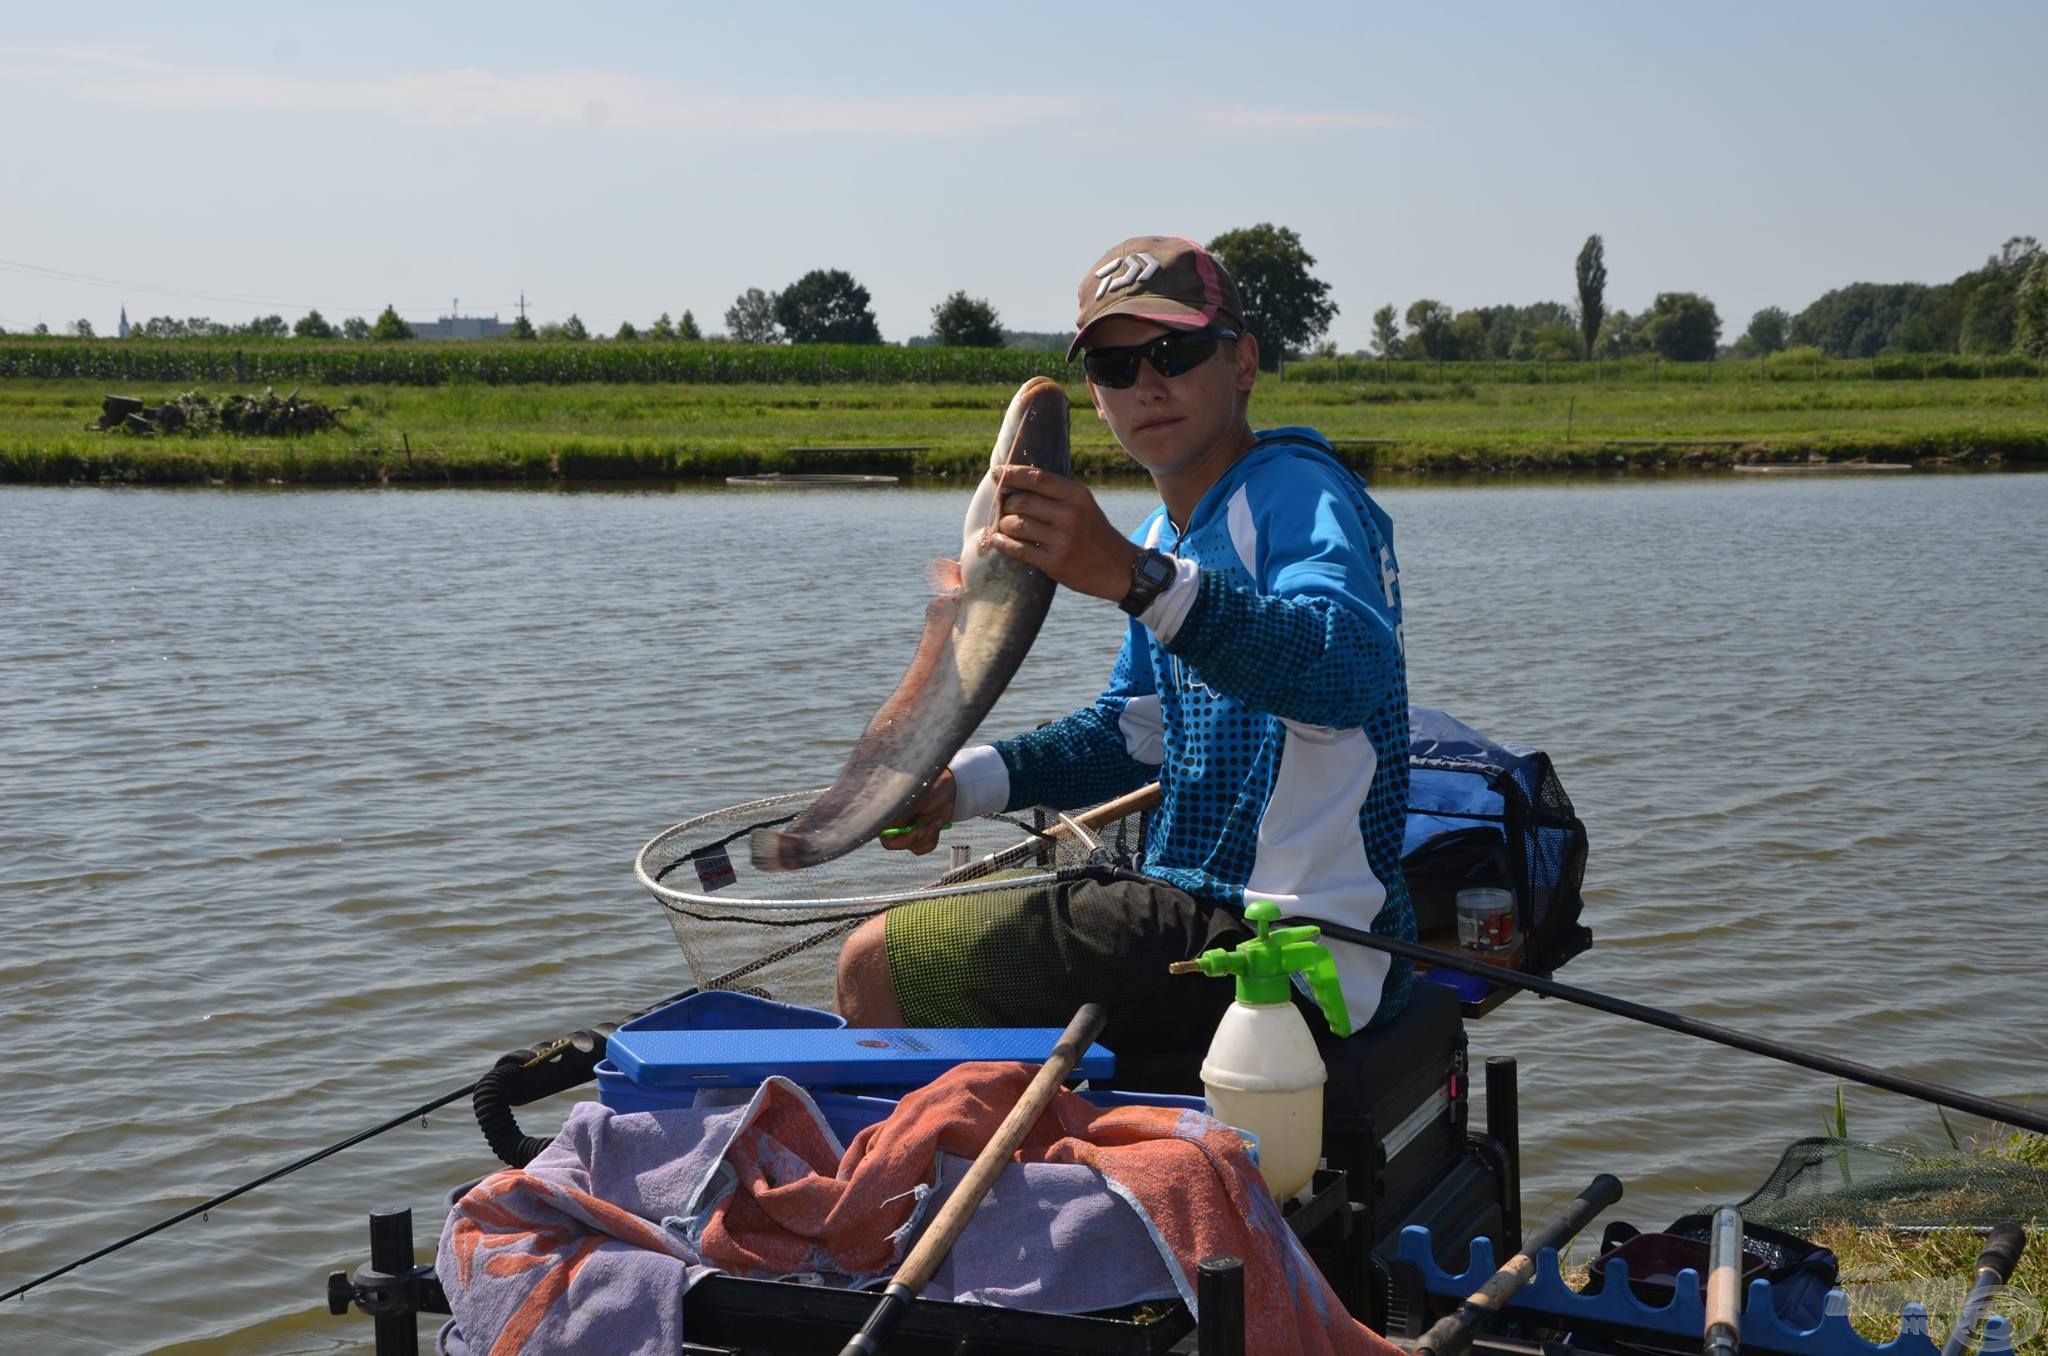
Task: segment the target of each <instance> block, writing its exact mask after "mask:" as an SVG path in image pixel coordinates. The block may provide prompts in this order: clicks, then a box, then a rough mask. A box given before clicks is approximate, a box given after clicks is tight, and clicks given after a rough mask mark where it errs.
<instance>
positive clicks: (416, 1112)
mask: <svg viewBox="0 0 2048 1356" xmlns="http://www.w3.org/2000/svg"><path fill="white" fill-rule="evenodd" d="M747 968H749V967H746V966H742V967H741V969H740V971H735V972H734V974H733V975H730V976H726V975H721V976H720V977H719V978H718V979H716V980H713V981H712V986H713V987H716V986H719V985H721V984H724V983H726V982H728V981H729V980H730V979H732V978H735V977H737V976H738V975H739V974H740V973H741V972H743V971H745V970H746V969H747ZM695 992H697V990H696V989H686V990H684V991H683V992H682V993H679V994H676V995H674V996H672V997H669V998H664V999H663V1000H661V1002H659V1003H656V1004H655V1005H654V1007H656V1008H658V1007H664V1006H666V1005H668V1004H670V1003H674V1002H677V1001H679V1000H681V999H683V998H687V997H689V996H690V995H691V994H693V993H695ZM653 1010H654V1008H648V1009H645V1010H644V1011H647V1012H651V1011H653ZM634 1015H635V1016H639V1015H641V1014H639V1013H636V1014H634ZM627 1020H631V1019H630V1018H629V1019H627ZM586 1034H587V1033H585V1032H576V1033H574V1034H573V1035H569V1036H563V1037H559V1038H557V1039H555V1040H552V1041H549V1042H547V1043H546V1044H544V1045H541V1046H538V1047H536V1048H534V1049H533V1050H532V1051H531V1052H530V1053H531V1058H529V1059H527V1060H525V1061H523V1064H522V1067H524V1068H529V1069H532V1068H538V1067H540V1066H541V1065H543V1064H546V1063H547V1062H548V1061H549V1060H552V1059H555V1058H558V1057H559V1056H561V1055H563V1054H565V1053H567V1052H568V1051H570V1050H572V1049H574V1048H576V1046H577V1044H578V1039H579V1038H580V1037H584V1036H586ZM522 1053H527V1052H522ZM481 1082H483V1079H481V1078H476V1079H471V1080H470V1081H469V1082H467V1083H464V1084H463V1085H462V1086H461V1087H459V1088H453V1089H450V1090H449V1091H447V1092H444V1093H442V1094H441V1095H440V1096H439V1097H436V1098H434V1099H433V1100H432V1101H428V1102H422V1103H420V1104H419V1105H418V1106H416V1107H414V1108H413V1109H412V1110H410V1111H406V1112H401V1113H400V1114H398V1115H396V1116H393V1117H392V1118H391V1119H389V1120H387V1121H381V1122H379V1123H378V1124H376V1125H373V1126H371V1127H370V1128H369V1129H367V1130H359V1131H357V1132H356V1133H355V1134H353V1135H350V1136H348V1137H347V1138H346V1139H340V1140H336V1141H335V1142H334V1143H332V1144H330V1145H328V1146H327V1147H326V1148H324V1149H318V1150H315V1151H314V1152H312V1153H310V1154H307V1155H306V1156H305V1157H303V1158H296V1159H293V1160H292V1161H291V1162H289V1163H287V1164H285V1165H284V1166H283V1167H279V1168H273V1169H271V1170H270V1171H269V1172H266V1173H264V1174H263V1175H262V1176H261V1177H253V1178H251V1179H250V1180H248V1181H246V1182H244V1183H242V1184H241V1185H240V1186H238V1187H233V1188H231V1189H229V1190H227V1191H223V1192H221V1193H220V1194H219V1195H218V1196H210V1197H208V1198H207V1199H206V1200H203V1201H201V1202H200V1203H199V1204H197V1205H195V1206H191V1207H190V1208H188V1209H185V1210H180V1211H179V1212H178V1213H177V1214H175V1215H170V1216H168V1217H166V1218H164V1219H160V1220H158V1221H157V1222H156V1223H155V1224H152V1225H150V1226H149V1227H148V1228H145V1229H138V1230H136V1231H135V1232H134V1233H132V1234H129V1235H128V1236H127V1237H126V1238H123V1239H120V1240H118V1241H117V1242H113V1243H109V1244H108V1245H107V1246H106V1247H104V1248H101V1249H99V1250H98V1251H96V1252H89V1253H87V1254H86V1255H85V1256H83V1257H80V1258H76V1259H74V1260H73V1261H69V1262H66V1263H65V1264H64V1265H63V1266H61V1267H58V1268H57V1269H56V1270H54V1271H47V1272H44V1273H43V1274H42V1275H40V1276H38V1277H36V1278H35V1279H34V1280H32V1281H27V1282H24V1283H23V1284H21V1285H17V1286H15V1287H14V1288H13V1289H12V1290H9V1291H7V1292H6V1293H4V1294H0V1303H4V1302H5V1301H7V1300H11V1299H13V1298H15V1297H16V1296H17V1295H26V1294H28V1292H29V1291H31V1290H33V1289H35V1288H36V1287H37V1286H39V1285H42V1284H44V1283H45V1282H47V1281H54V1280H56V1279H57V1278H58V1277H59V1276H63V1275H66V1274H67V1273H69V1272H73V1271H76V1270H78V1268H80V1267H82V1266H84V1265H86V1264H87V1263H88V1262H97V1261H98V1260H99V1259H100V1258H102V1257H105V1256H108V1255H109V1254H111V1253H117V1252H119V1251H121V1249H123V1248H125V1247H128V1246H129V1245H130V1244H133V1243H140V1242H141V1241H142V1240H143V1239H145V1238H149V1237H151V1236H152V1235H155V1234H160V1233H162V1232H163V1231H164V1230H166V1229H168V1228H170V1227H171V1226H172V1225H174V1224H182V1223H184V1222H185V1221H186V1220H188V1219H191V1218H192V1217H193V1216H194V1215H203V1214H206V1213H207V1212H208V1211H211V1210H212V1209H214V1208H215V1207H216V1206H221V1205H226V1204H227V1203H228V1202H229V1201H232V1200H234V1199H235V1198H236V1197H237V1196H244V1195H247V1194H248V1193H249V1192H251V1191H254V1190H255V1189H256V1188H257V1187H260V1186H267V1185H269V1184H270V1183H272V1182H275V1181H276V1180H278V1178H280V1177H288V1176H290V1175H291V1174H292V1173H295V1172H297V1171H298V1170H299V1169H300V1168H306V1167H311V1166H312V1165H313V1164H315V1163H318V1162H320V1161H321V1160H322V1159H325V1158H332V1157H334V1155H336V1154H338V1153H340V1152H341V1151H342V1150H344V1149H351V1148H354V1147H355V1146H356V1145H358V1144H361V1143H362V1142H363V1141H365V1140H370V1139H375V1138H376V1137H377V1136H379V1135H381V1134H383V1133H384V1132H385V1131H387V1130H395V1129H397V1128H398V1127H399V1126H401V1125H404V1124H406V1123H407V1122H409V1121H417V1120H424V1119H425V1118H426V1116H427V1113H429V1112H432V1111H439V1110H440V1109H441V1108H442V1107H444V1106H447V1105H448V1104H449V1103H450V1102H456V1101H460V1100H461V1099H462V1098H464V1097H468V1096H471V1095H472V1094H474V1093H475V1092H476V1090H477V1085H478V1084H479V1083H481ZM571 1086H574V1085H573V1084H572V1085H571Z"/></svg>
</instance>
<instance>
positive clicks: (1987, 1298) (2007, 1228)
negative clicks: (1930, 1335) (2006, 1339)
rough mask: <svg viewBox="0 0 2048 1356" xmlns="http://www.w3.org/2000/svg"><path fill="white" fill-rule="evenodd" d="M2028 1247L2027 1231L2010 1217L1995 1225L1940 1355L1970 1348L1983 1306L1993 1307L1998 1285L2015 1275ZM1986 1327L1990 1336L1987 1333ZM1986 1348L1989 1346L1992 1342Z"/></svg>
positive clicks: (1960, 1354) (1957, 1354)
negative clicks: (1992, 1303)
mask: <svg viewBox="0 0 2048 1356" xmlns="http://www.w3.org/2000/svg"><path fill="white" fill-rule="evenodd" d="M2026 1250H2027V1232H2026V1230H2024V1229H2022V1228H2020V1226H2019V1225H2017V1224H2015V1223H2013V1222H2011V1221H2007V1222H2006V1223H2004V1224H2001V1225H1998V1226H1997V1227H1996V1228H1994V1229H1992V1231H1991V1236H1990V1238H1988V1239H1986V1240H1985V1243H1984V1251H1983V1252H1981V1253H1979V1254H1977V1276H1976V1280H1975V1282H1974V1283H1973V1284H1972V1285H1971V1286H1970V1296H1969V1298H1968V1299H1966V1300H1964V1301H1963V1310H1962V1312H1961V1313H1959V1314H1957V1315H1956V1326H1955V1327H1954V1328H1953V1329H1952V1330H1951V1331H1950V1332H1949V1335H1948V1341H1947V1342H1945V1343H1943V1344H1942V1348H1941V1356H1963V1353H1965V1352H1967V1351H1968V1350H1969V1349H1970V1343H1971V1342H1972V1341H1974V1340H1975V1338H1976V1336H1977V1324H1978V1323H1979V1322H1981V1321H1982V1320H1983V1318H1984V1310H1985V1309H1986V1308H1988V1307H1990V1304H1991V1300H1992V1298H1993V1297H1994V1296H1995V1295H1996V1294H1997V1293H1998V1291H1999V1288H2000V1287H2001V1286H2003V1285H2004V1284H2005V1283H2006V1281H2008V1280H2009V1279H2011V1277H2012V1269H2013V1268H2014V1267H2016V1266H2018V1265H2019V1262H2020V1254H2021V1253H2023V1252H2025V1251H2026ZM1988 1335H1989V1334H1988V1330H1987V1336H1988ZM1985 1345H1986V1348H1987V1350H1988V1348H1989V1345H1990V1344H1989V1343H1988V1342H1987V1343H1986V1344H1985Z"/></svg>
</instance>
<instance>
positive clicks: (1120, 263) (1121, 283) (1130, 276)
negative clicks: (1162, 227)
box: [1068, 250, 1159, 301]
mask: <svg viewBox="0 0 2048 1356" xmlns="http://www.w3.org/2000/svg"><path fill="white" fill-rule="evenodd" d="M1118 269H1122V270H1123V272H1121V273H1117V270H1118ZM1158 271H1159V261H1158V260H1157V259H1154V258H1153V257H1152V253H1151V251H1150V250H1139V251H1138V252H1137V253H1136V254H1126V255H1124V256H1123V257H1122V258H1120V259H1112V260H1110V261H1109V262H1108V263H1106V264H1104V265H1103V266H1102V267H1101V268H1098V269H1096V270H1095V276H1096V277H1098V278H1100V279H1102V281H1101V282H1100V283H1098V284H1096V287H1095V299H1096V300H1097V301H1101V300H1102V294H1103V293H1105V292H1111V291H1114V290H1116V289H1117V288H1119V287H1129V286H1130V285H1131V284H1132V283H1141V282H1144V281H1145V280H1146V279H1148V278H1150V277H1151V276H1152V275H1153V274H1154V273H1157V272H1158ZM1113 273H1114V274H1116V276H1115V277H1111V276H1110V275H1111V274H1113ZM1068 276H1069V277H1072V276H1073V275H1072V274H1069V275H1068Z"/></svg>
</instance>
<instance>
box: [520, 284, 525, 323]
mask: <svg viewBox="0 0 2048 1356" xmlns="http://www.w3.org/2000/svg"><path fill="white" fill-rule="evenodd" d="M519 318H520V319H521V320H524V319H526V289H525V288H523V287H522V288H520V289H519Z"/></svg>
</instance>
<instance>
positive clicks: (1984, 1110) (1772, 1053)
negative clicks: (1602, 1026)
mask: <svg viewBox="0 0 2048 1356" xmlns="http://www.w3.org/2000/svg"><path fill="white" fill-rule="evenodd" d="M1290 921H1299V922H1307V923H1314V924H1315V925H1316V926H1317V927H1319V928H1321V929H1322V930H1323V936H1325V937H1329V938H1334V939H1335V940H1337V941H1340V942H1356V943H1357V944H1358V945H1360V946H1364V947H1370V948H1372V949H1373V950H1375V951H1385V952H1387V953H1388V954H1390V955H1395V956H1406V957H1408V959H1410V960H1412V961H1419V962H1421V963H1422V964H1424V965H1428V966H1434V967H1435V968H1437V969H1441V970H1455V971H1457V972H1458V973H1459V974H1461V975H1474V976H1477V977H1478V978H1480V979H1484V980H1489V981H1491V982H1492V983H1495V984H1506V985H1508V986H1509V987H1511V988H1516V989H1527V990H1528V991H1529V992H1530V993H1540V994H1543V995H1544V996H1546V997H1549V998H1562V999H1564V1000H1565V1001H1566V1002H1567V1003H1577V1004H1578V1005H1579V1006H1581V1007H1587V1008H1594V1009H1596V1010H1598V1011H1600V1012H1611V1013H1613V1014H1614V1015H1615V1016H1617V1017H1627V1018H1630V1019H1631V1020H1634V1021H1638V1022H1645V1023H1648V1024H1649V1025H1651V1026H1661V1027H1663V1028H1664V1029H1665V1030H1666V1031H1676V1032H1678V1033H1679V1034H1681V1035H1686V1036H1697V1037H1699V1038H1700V1039H1701V1040H1707V1041H1713V1042H1714V1043H1715V1044H1717V1045H1726V1046H1729V1047H1731V1048H1733V1049H1736V1050H1747V1051H1749V1052H1750V1053H1751V1054H1753V1055H1766V1056H1769V1057H1770V1058H1772V1059H1777V1060H1783V1061H1784V1062H1785V1063H1787V1064H1797V1065H1798V1066H1799V1067H1800V1068H1802V1069H1813V1070H1815V1071H1816V1072H1819V1073H1824V1074H1833V1075H1834V1076H1835V1077H1837V1078H1846V1079H1848V1080H1850V1081H1851V1082H1853V1083H1865V1084H1868V1085H1869V1086H1871V1087H1873V1088H1883V1089H1884V1090H1885V1091H1886V1092H1896V1093H1898V1094H1900V1095H1901V1096H1905V1097H1912V1098H1915V1099H1916V1100H1918V1101H1922V1102H1932V1103H1934V1105H1936V1106H1944V1107H1947V1108H1948V1109H1949V1110H1951V1111H1962V1112H1967V1113H1968V1114H1970V1115H1972V1116H1982V1117H1983V1118H1984V1119H1986V1120H1989V1121H1997V1122H2000V1123H2001V1124H2004V1125H2010V1126H2012V1127H2013V1128H2014V1129H2017V1130H2032V1131H2033V1132H2035V1133H2036V1134H2042V1135H2048V1115H2043V1114H2042V1113H2041V1112H2038V1111H2029V1110H2028V1109H2027V1108H2026V1107H2023V1106H2020V1105H2018V1104H2016V1103H2013V1102H2004V1101H2000V1100H1999V1099H1998V1098H1996V1097H1979V1096H1978V1095H1977V1094H1975V1093H1973V1092H1964V1091H1962V1090H1961V1089H1959V1088H1950V1087H1944V1086H1943V1085H1941V1084H1939V1083H1929V1082H1926V1081H1924V1080H1922V1079H1918V1078H1902V1077H1900V1076H1899V1075H1897V1074H1891V1073H1886V1072H1885V1071H1884V1070H1883V1069H1874V1068H1872V1067H1871V1066H1870V1065H1868V1064H1858V1063H1856V1062H1855V1061H1854V1060H1849V1059H1840V1058H1837V1057H1836V1056H1833V1055H1817V1054H1814V1053H1812V1052H1810V1051H1806V1050H1801V1049H1799V1048H1798V1047H1797V1046H1791V1045H1786V1044H1785V1043H1783V1042H1782V1041H1773V1040H1765V1039H1764V1038H1763V1037H1761V1036H1752V1035H1749V1034H1747V1033H1746V1032H1741V1031H1736V1030H1733V1029H1732V1028H1729V1027H1725V1026H1717V1025H1716V1024H1714V1023H1713V1022H1703V1021H1700V1020H1699V1019H1698V1018H1696V1017H1682V1016H1680V1015H1679V1014H1677V1013H1675V1012H1666V1011H1664V1010H1663V1009H1662V1008H1653V1007H1650V1006H1649V1005H1648V1004H1646V1003H1632V1002H1630V1001H1629V1000H1627V999H1625V998H1609V997H1608V996H1607V995H1606V994H1604V993H1596V992H1595V991H1593V990H1592V989H1582V988H1579V987H1578V986H1577V985H1575V984H1560V983H1558V982H1557V981H1556V980H1554V979H1543V978H1541V977H1539V976H1537V975H1525V974H1523V973H1521V972H1520V971H1518V970H1509V969H1506V968H1504V967H1502V966H1498V965H1489V964H1488V963H1486V962H1485V961H1478V960H1467V959H1465V957H1463V956H1455V955H1452V954H1450V953H1449V952H1446V951H1437V950H1433V949H1431V948H1430V947H1426V946H1422V945H1419V944H1417V943H1415V942H1404V941H1402V940H1400V939H1399V938H1397V937H1382V936H1380V935H1379V934H1378V933H1375V932H1367V931H1366V930H1365V929H1364V928H1353V927H1346V926H1344V924H1342V923H1332V922H1330V921H1328V920H1327V919H1322V918H1308V919H1299V920H1290Z"/></svg>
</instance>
